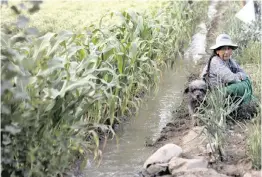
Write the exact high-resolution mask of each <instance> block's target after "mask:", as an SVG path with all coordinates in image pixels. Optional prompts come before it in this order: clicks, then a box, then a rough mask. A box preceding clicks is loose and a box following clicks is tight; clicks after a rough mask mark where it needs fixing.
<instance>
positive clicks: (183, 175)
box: [175, 168, 228, 177]
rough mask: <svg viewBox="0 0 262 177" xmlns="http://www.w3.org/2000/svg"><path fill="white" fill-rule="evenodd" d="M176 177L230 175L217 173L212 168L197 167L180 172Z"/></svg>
mask: <svg viewBox="0 0 262 177" xmlns="http://www.w3.org/2000/svg"><path fill="white" fill-rule="evenodd" d="M175 176H176V177H228V176H226V175H224V174H220V173H217V172H216V171H215V170H213V169H210V168H196V169H192V170H188V171H183V172H179V173H177V174H176V175H175Z"/></svg>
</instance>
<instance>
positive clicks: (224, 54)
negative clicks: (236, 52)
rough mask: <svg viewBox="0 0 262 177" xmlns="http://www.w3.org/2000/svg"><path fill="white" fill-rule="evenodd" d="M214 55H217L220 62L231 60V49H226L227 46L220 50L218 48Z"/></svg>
mask: <svg viewBox="0 0 262 177" xmlns="http://www.w3.org/2000/svg"><path fill="white" fill-rule="evenodd" d="M216 53H217V54H218V55H219V57H220V58H221V59H222V60H229V59H230V58H231V55H232V48H231V47H228V46H223V47H221V48H219V49H218V50H217V51H216Z"/></svg>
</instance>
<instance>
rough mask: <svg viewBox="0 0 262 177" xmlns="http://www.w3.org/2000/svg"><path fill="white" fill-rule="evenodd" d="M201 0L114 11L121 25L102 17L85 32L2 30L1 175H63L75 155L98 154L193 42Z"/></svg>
mask: <svg viewBox="0 0 262 177" xmlns="http://www.w3.org/2000/svg"><path fill="white" fill-rule="evenodd" d="M199 4H201V3H199V2H196V3H193V5H190V4H188V3H187V2H182V1H174V2H169V3H167V4H165V5H164V6H163V8H161V9H155V11H153V13H148V14H143V15H142V14H139V13H137V12H135V11H131V10H127V11H123V12H116V13H111V14H109V16H110V17H119V18H120V19H121V23H120V24H118V25H115V24H114V25H111V26H107V27H104V26H103V25H102V23H103V20H102V19H101V21H100V22H101V25H100V28H96V27H95V26H94V25H91V26H90V27H89V28H86V30H85V31H83V32H81V33H73V32H70V31H62V32H60V33H58V34H57V33H50V32H49V33H46V34H45V35H42V36H38V37H36V36H35V35H32V34H30V35H29V34H27V33H25V32H24V31H23V29H26V28H23V29H20V30H18V31H20V33H19V35H18V34H12V33H11V34H8V33H4V32H2V33H1V45H2V50H1V61H2V66H1V75H2V81H1V85H2V89H1V104H2V107H1V109H2V111H1V116H2V124H1V128H2V134H1V136H2V142H1V147H2V150H3V152H2V167H3V173H9V174H12V175H13V176H38V177H40V176H63V173H64V172H65V171H67V170H68V167H69V166H70V163H71V162H73V161H74V160H75V159H76V157H77V156H83V157H84V161H83V164H85V162H86V160H87V158H89V157H90V156H91V155H90V154H94V156H95V158H99V155H100V154H101V152H100V150H99V142H100V140H99V137H101V136H107V135H108V134H113V135H114V131H113V129H112V126H113V125H114V124H115V123H116V122H118V121H119V120H118V118H119V117H120V116H121V115H126V114H129V113H130V112H132V111H131V110H133V108H135V109H136V110H137V109H138V107H139V104H140V102H141V98H139V97H138V96H137V95H138V94H139V93H140V92H141V91H143V92H149V91H151V90H154V89H157V86H158V81H159V75H160V74H159V73H160V67H161V66H171V65H172V64H173V63H174V61H175V60H176V59H177V53H179V52H181V50H182V49H184V47H185V45H187V44H188V43H189V42H190V41H189V40H190V36H191V35H192V32H193V30H192V24H194V23H193V22H194V21H193V20H194V19H196V18H199V16H198V15H199V14H197V15H196V14H195V11H193V10H192V9H195V10H196V9H197V8H196V7H197V6H198V5H199ZM197 10H199V9H197ZM201 13H202V12H201ZM194 25H195V24H194ZM18 39H19V40H18ZM20 39H23V40H20ZM61 162H62V163H61ZM81 166H84V165H81Z"/></svg>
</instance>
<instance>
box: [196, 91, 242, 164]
mask: <svg viewBox="0 0 262 177" xmlns="http://www.w3.org/2000/svg"><path fill="white" fill-rule="evenodd" d="M205 101H206V103H207V105H203V104H202V105H201V106H200V109H199V114H198V115H197V117H198V118H199V119H200V120H201V122H202V123H203V124H204V126H205V129H206V132H207V136H208V139H209V141H210V142H211V143H213V144H214V145H215V148H216V150H217V151H218V153H219V155H220V158H221V159H222V160H223V158H226V157H225V156H226V154H225V149H224V148H225V142H226V137H227V136H226V135H227V119H232V117H231V113H232V112H233V111H235V110H236V109H237V107H238V106H239V104H240V102H241V101H242V100H241V99H240V100H238V101H233V98H231V97H226V94H225V90H224V89H223V88H220V87H217V88H215V89H214V90H212V92H210V93H208V94H207V96H206V100H205Z"/></svg>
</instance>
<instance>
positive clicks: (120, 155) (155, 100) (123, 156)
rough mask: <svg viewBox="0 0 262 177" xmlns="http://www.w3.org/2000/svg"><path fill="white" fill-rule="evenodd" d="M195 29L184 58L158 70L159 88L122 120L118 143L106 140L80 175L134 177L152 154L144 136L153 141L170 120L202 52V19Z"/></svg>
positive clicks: (212, 5)
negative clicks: (98, 155) (99, 155)
mask: <svg viewBox="0 0 262 177" xmlns="http://www.w3.org/2000/svg"><path fill="white" fill-rule="evenodd" d="M216 4H217V1H211V3H210V6H209V9H208V18H209V20H210V21H212V20H213V19H214V15H215V14H216V12H217V11H216V9H215V6H216ZM198 29H199V30H198V31H197V32H196V34H195V35H194V36H193V38H192V43H191V45H190V47H189V48H188V49H187V51H186V53H185V56H184V59H183V60H180V61H178V62H177V63H176V64H175V67H174V68H173V69H172V70H171V69H168V70H166V71H164V72H163V73H162V77H161V80H160V84H159V91H158V93H157V94H156V95H150V96H149V97H148V98H147V100H146V101H145V103H144V104H143V105H142V106H141V108H140V110H139V113H138V115H137V116H136V117H132V118H131V119H130V120H129V121H127V122H125V124H124V126H123V127H122V128H121V131H118V134H117V136H118V137H119V141H118V144H116V141H115V140H110V141H108V143H107V145H106V148H105V149H104V151H103V158H102V161H101V164H100V166H99V167H96V166H95V165H94V164H93V163H92V162H89V164H88V165H87V167H86V169H85V170H84V172H83V174H82V175H81V176H83V177H138V176H139V175H138V172H139V170H141V169H142V166H143V163H144V162H145V161H146V159H147V158H148V157H149V156H150V155H151V154H152V153H153V149H152V148H150V147H146V146H145V142H146V139H151V140H153V141H154V140H155V139H156V138H157V137H158V136H159V135H160V132H161V130H162V128H163V127H164V126H165V125H166V124H167V123H168V122H169V121H170V120H171V118H172V111H174V110H175V108H176V107H177V106H178V105H179V104H180V102H181V99H182V96H183V89H184V84H185V83H186V81H187V76H188V75H189V74H190V71H191V69H193V68H192V67H194V63H195V62H196V61H197V60H198V59H200V58H201V55H203V54H204V55H205V47H206V35H207V29H206V25H205V23H204V22H202V23H200V24H199V25H198Z"/></svg>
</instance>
